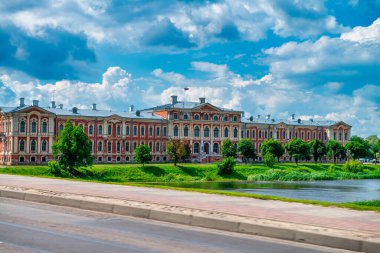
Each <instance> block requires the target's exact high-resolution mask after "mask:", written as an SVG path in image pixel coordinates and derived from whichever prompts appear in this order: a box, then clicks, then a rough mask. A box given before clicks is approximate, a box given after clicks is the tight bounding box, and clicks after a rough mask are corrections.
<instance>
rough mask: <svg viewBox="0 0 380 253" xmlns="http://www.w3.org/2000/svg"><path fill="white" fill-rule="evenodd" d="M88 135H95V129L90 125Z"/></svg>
mask: <svg viewBox="0 0 380 253" xmlns="http://www.w3.org/2000/svg"><path fill="white" fill-rule="evenodd" d="M88 134H90V135H92V134H94V127H93V125H90V126H89V127H88Z"/></svg>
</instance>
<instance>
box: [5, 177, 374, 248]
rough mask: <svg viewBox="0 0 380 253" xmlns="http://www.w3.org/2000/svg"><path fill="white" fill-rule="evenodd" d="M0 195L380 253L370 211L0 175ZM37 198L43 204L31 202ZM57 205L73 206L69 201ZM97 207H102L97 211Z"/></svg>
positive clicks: (372, 215) (372, 214) (372, 213)
mask: <svg viewBox="0 0 380 253" xmlns="http://www.w3.org/2000/svg"><path fill="white" fill-rule="evenodd" d="M0 190H1V195H0V196H1V197H15V198H22V199H25V200H32V201H33V200H34V201H38V202H47V203H52V202H53V200H54V198H53V197H54V196H55V197H60V198H62V199H66V200H67V199H75V200H77V202H76V204H75V205H77V207H80V208H85V209H92V210H99V211H108V212H114V213H118V212H119V213H120V212H121V211H120V210H121V208H120V207H119V205H121V206H128V207H134V208H135V209H133V210H135V212H131V210H129V211H128V212H127V214H129V215H133V216H139V217H144V218H152V219H157V220H164V221H169V222H176V223H182V224H189V225H195V226H203V227H211V228H216V229H225V230H229V231H235V232H242V233H250V234H258V235H264V236H270V237H276V238H280V239H288V240H295V241H305V242H308V243H312V244H318V245H324V246H330V247H336V248H344V249H349V250H356V251H366V252H376V251H377V250H379V249H380V213H376V212H372V211H355V210H349V209H342V208H335V207H320V206H314V205H305V204H300V203H287V202H282V201H273V200H260V199H252V198H244V197H229V196H222V195H213V194H203V193H196V192H183V191H174V190H164V189H156V188H144V187H133V186H120V185H109V184H98V183H89V182H75V181H67V180H59V179H45V178H33V177H22V176H12V175H0ZM12 192H22V193H23V194H25V193H27V194H29V195H20V194H19V195H17V194H16V195H12V194H11V193H12ZM37 195H44V196H45V198H43V199H39V200H38V199H37V197H33V196H37ZM44 200H46V201H44ZM78 201H81V202H78ZM86 201H87V202H86ZM56 202H57V203H55V204H61V205H68V206H75V205H74V204H71V205H70V204H69V203H68V201H66V202H65V201H56ZM65 203H66V204H65ZM84 203H86V204H84ZM89 203H90V204H89ZM91 203H92V204H91ZM95 203H103V204H104V205H103V206H100V207H99V206H98V207H97V208H96V204H95ZM106 204H108V207H107V206H106ZM86 207H87V208H86ZM103 209H104V210H103ZM117 210H119V211H117ZM139 210H140V211H139ZM147 210H154V212H153V211H151V212H147ZM235 226H236V228H235ZM377 252H378V251H377Z"/></svg>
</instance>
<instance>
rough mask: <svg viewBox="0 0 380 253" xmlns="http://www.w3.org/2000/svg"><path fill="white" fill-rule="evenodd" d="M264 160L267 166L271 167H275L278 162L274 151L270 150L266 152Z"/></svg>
mask: <svg viewBox="0 0 380 253" xmlns="http://www.w3.org/2000/svg"><path fill="white" fill-rule="evenodd" d="M263 160H264V164H265V166H267V167H269V168H273V167H274V164H275V163H276V158H275V157H274V155H273V154H272V153H269V152H267V153H265V155H264V156H263Z"/></svg>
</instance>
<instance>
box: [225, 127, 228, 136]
mask: <svg viewBox="0 0 380 253" xmlns="http://www.w3.org/2000/svg"><path fill="white" fill-rule="evenodd" d="M224 138H228V128H227V127H226V128H224Z"/></svg>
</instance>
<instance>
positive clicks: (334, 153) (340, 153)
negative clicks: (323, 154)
mask: <svg viewBox="0 0 380 253" xmlns="http://www.w3.org/2000/svg"><path fill="white" fill-rule="evenodd" d="M327 156H328V157H329V159H333V161H334V164H335V163H336V161H337V158H340V159H344V158H345V157H346V150H345V148H344V147H343V146H342V144H340V143H339V142H337V141H334V140H329V141H328V142H327Z"/></svg>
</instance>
